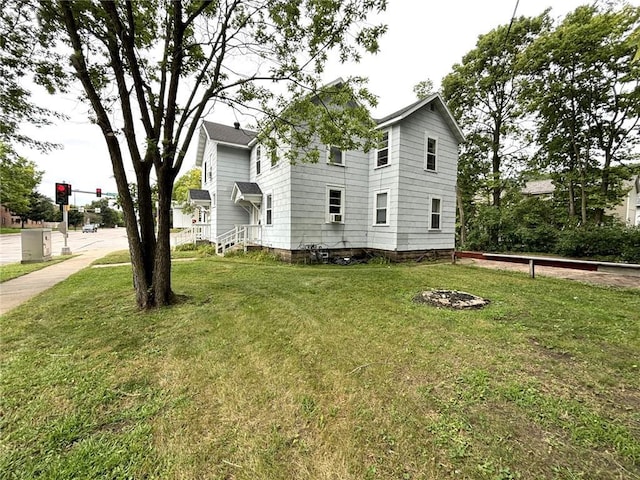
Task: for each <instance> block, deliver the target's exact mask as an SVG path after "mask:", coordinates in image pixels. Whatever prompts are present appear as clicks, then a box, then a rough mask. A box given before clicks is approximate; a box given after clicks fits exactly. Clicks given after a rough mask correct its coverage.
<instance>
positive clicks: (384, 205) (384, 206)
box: [374, 190, 389, 225]
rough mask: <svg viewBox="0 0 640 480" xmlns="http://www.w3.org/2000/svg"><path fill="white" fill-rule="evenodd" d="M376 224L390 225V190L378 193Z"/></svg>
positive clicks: (375, 214)
mask: <svg viewBox="0 0 640 480" xmlns="http://www.w3.org/2000/svg"><path fill="white" fill-rule="evenodd" d="M374 219H375V220H374V225H389V191H388V190H387V191H384V192H378V193H376V198H375V212H374Z"/></svg>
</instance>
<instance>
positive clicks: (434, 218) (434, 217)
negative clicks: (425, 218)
mask: <svg viewBox="0 0 640 480" xmlns="http://www.w3.org/2000/svg"><path fill="white" fill-rule="evenodd" d="M441 216H442V200H441V199H440V198H437V197H432V198H431V215H430V222H429V229H430V230H440V221H441Z"/></svg>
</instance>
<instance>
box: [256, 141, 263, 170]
mask: <svg viewBox="0 0 640 480" xmlns="http://www.w3.org/2000/svg"><path fill="white" fill-rule="evenodd" d="M261 156H262V148H261V147H260V145H258V146H257V147H256V175H260V160H261V158H260V157H261Z"/></svg>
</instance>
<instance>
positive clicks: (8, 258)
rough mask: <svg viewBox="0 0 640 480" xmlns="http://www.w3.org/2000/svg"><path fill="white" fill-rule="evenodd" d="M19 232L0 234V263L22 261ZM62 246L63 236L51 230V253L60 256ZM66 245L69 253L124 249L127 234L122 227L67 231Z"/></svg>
mask: <svg viewBox="0 0 640 480" xmlns="http://www.w3.org/2000/svg"><path fill="white" fill-rule="evenodd" d="M21 237H22V236H21V234H20V233H15V234H6V235H0V265H5V264H7V263H19V262H20V261H22V241H21ZM63 246H64V237H63V235H62V234H61V233H60V232H58V231H57V230H52V231H51V255H52V257H57V256H60V255H61V253H62V247H63ZM67 246H68V247H69V249H70V250H71V254H77V253H82V252H87V251H91V250H111V251H115V250H126V249H127V248H128V243H127V234H126V231H125V229H124V228H100V229H98V231H97V232H95V233H82V232H81V231H80V230H78V231H73V230H71V231H70V232H69V237H68V239H67Z"/></svg>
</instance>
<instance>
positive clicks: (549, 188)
mask: <svg viewBox="0 0 640 480" xmlns="http://www.w3.org/2000/svg"><path fill="white" fill-rule="evenodd" d="M555 188H556V187H555V185H554V184H553V180H551V179H545V180H532V181H530V182H527V183H526V184H525V186H524V187H523V188H522V193H523V194H524V195H549V194H551V193H553V192H554V190H555Z"/></svg>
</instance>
